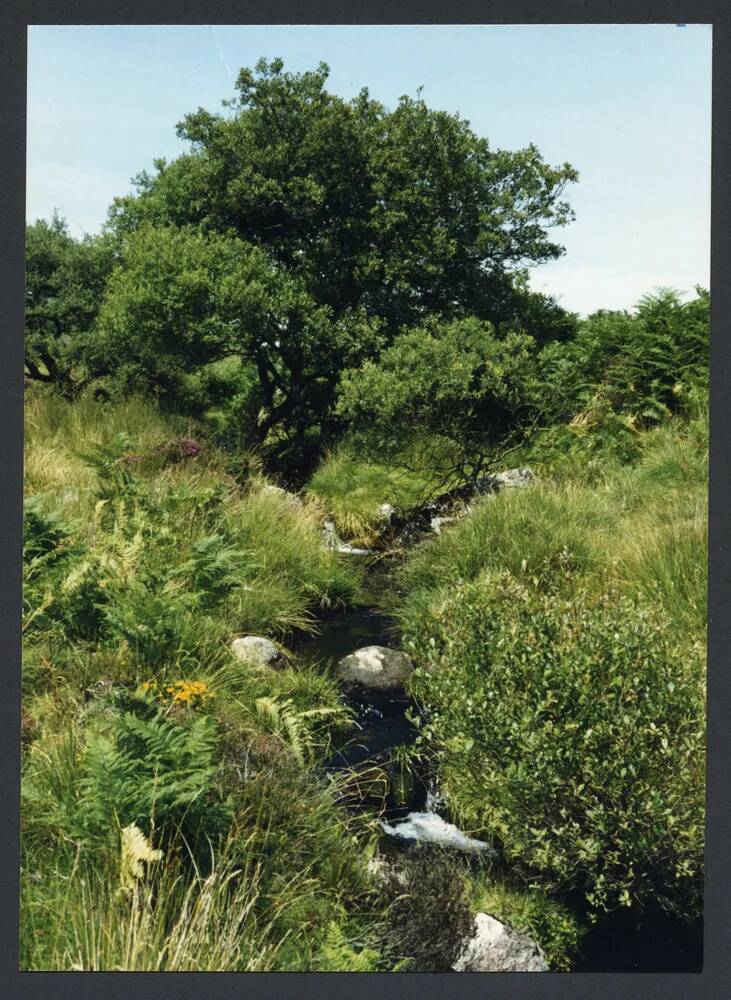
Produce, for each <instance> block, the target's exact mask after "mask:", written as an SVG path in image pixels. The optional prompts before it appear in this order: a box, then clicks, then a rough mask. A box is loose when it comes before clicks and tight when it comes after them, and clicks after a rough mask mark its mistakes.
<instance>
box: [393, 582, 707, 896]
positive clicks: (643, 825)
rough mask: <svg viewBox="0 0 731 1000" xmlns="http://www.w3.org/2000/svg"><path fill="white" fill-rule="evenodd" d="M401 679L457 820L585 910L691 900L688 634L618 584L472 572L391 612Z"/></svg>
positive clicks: (693, 760) (695, 720) (698, 868)
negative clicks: (592, 589) (576, 898)
mask: <svg viewBox="0 0 731 1000" xmlns="http://www.w3.org/2000/svg"><path fill="white" fill-rule="evenodd" d="M404 630H405V636H404V640H405V646H406V648H407V649H409V651H410V652H412V654H413V655H414V656H415V657H416V658H417V661H418V663H419V667H418V669H417V671H416V672H415V674H414V675H413V685H412V687H413V691H414V693H415V694H416V696H417V698H418V699H420V700H421V701H423V702H424V704H425V706H426V708H427V710H428V713H429V722H428V724H427V725H426V727H425V729H424V738H425V739H426V741H427V742H428V743H431V744H432V745H433V747H434V748H435V749H437V752H438V758H439V763H440V769H441V774H442V787H443V790H444V792H445V795H446V798H447V801H448V804H449V806H450V808H451V809H452V810H453V811H454V813H455V814H456V815H457V816H458V817H459V818H460V819H461V821H462V823H463V824H465V825H466V826H468V827H469V829H471V830H474V829H476V830H478V831H480V833H481V835H482V836H486V837H490V838H493V839H494V840H495V841H497V842H498V843H499V844H500V845H501V847H502V850H503V852H504V854H505V857H506V859H507V860H508V862H512V863H515V864H516V865H517V866H519V868H520V869H522V870H523V871H524V873H525V874H526V877H529V878H530V877H533V878H534V879H537V880H539V881H540V883H541V884H542V885H543V886H544V887H549V888H550V887H553V888H556V889H558V888H561V889H566V888H576V889H579V890H581V891H583V892H584V894H585V896H586V900H587V902H588V904H589V906H590V907H591V908H592V909H593V910H594V911H602V910H611V909H613V908H614V907H616V906H619V905H624V906H630V905H632V904H640V905H641V904H642V903H643V902H645V901H647V900H650V899H653V898H657V899H658V900H660V901H661V903H663V904H664V905H665V906H666V907H667V908H668V909H672V910H675V911H677V912H679V913H681V914H684V915H688V916H690V915H693V914H695V913H696V912H697V911H698V909H699V906H700V899H701V892H702V861H703V820H702V817H703V808H704V760H705V758H704V694H703V683H702V676H703V669H702V661H701V645H700V643H698V644H697V645H696V647H695V649H694V650H692V655H691V656H690V657H688V656H687V655H686V654H685V653H684V652H682V651H681V650H680V649H679V647H678V644H677V642H675V641H674V640H673V638H672V635H671V633H670V632H669V630H668V629H667V625H666V623H665V622H663V621H662V620H660V619H659V618H658V617H657V616H655V615H653V614H650V613H649V612H648V611H647V610H645V609H643V608H642V607H641V606H639V605H638V604H636V603H634V602H633V601H631V600H629V599H619V598H617V597H616V596H615V597H606V596H605V597H604V598H602V599H600V600H599V601H598V602H596V603H593V604H592V603H589V602H588V601H586V600H580V599H578V598H575V599H573V600H568V599H563V598H560V597H558V596H546V595H544V594H541V593H538V592H537V591H536V590H534V589H531V588H529V587H527V586H525V585H523V584H522V583H519V582H518V581H517V580H516V579H515V578H514V577H512V576H511V575H510V574H507V573H505V574H499V575H493V574H488V573H486V574H483V575H481V576H480V577H478V578H477V579H476V580H474V581H473V582H471V583H467V584H462V585H459V586H451V587H449V588H444V589H443V590H441V591H437V592H435V593H434V594H433V599H432V602H431V605H430V607H428V608H427V609H426V610H425V608H424V606H423V605H422V606H421V607H420V608H419V609H418V613H416V614H414V615H412V616H411V617H410V616H409V614H408V613H405V614H404Z"/></svg>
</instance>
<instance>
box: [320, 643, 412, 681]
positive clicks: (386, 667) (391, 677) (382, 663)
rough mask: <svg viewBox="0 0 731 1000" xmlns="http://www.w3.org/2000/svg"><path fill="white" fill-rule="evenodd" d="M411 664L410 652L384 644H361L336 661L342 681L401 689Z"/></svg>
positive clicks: (407, 676) (409, 672)
mask: <svg viewBox="0 0 731 1000" xmlns="http://www.w3.org/2000/svg"><path fill="white" fill-rule="evenodd" d="M413 669H414V664H413V661H412V659H411V657H410V656H407V655H406V653H402V652H401V650H399V649H389V648H388V647H387V646H364V647H363V648H362V649H357V650H356V651H355V652H354V653H350V655H349V656H344V657H343V659H342V660H341V661H340V663H339V664H338V677H339V678H340V680H341V681H342V683H343V685H344V686H345V687H346V688H348V687H355V688H365V689H366V690H370V691H377V692H389V693H399V692H403V690H404V686H405V684H406V681H407V680H408V678H409V676H410V674H411V671H412V670H413Z"/></svg>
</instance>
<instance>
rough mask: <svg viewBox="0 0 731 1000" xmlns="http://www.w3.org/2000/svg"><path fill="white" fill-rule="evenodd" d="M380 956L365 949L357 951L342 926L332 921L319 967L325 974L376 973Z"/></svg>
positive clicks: (328, 928) (371, 950)
mask: <svg viewBox="0 0 731 1000" xmlns="http://www.w3.org/2000/svg"><path fill="white" fill-rule="evenodd" d="M380 957H381V956H380V954H379V953H378V952H377V951H374V949H372V948H367V947H364V948H362V949H361V950H360V951H356V950H355V948H354V947H353V945H352V944H351V943H350V941H348V939H347V938H346V936H345V932H344V931H343V929H342V927H341V926H340V924H338V923H337V921H335V920H331V921H330V923H329V924H328V927H327V934H326V936H325V940H324V942H323V944H322V950H321V953H320V959H319V962H318V967H319V968H320V969H321V970H322V971H323V972H376V971H377V970H378V966H379V961H380Z"/></svg>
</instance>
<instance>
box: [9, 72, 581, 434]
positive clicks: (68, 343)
mask: <svg viewBox="0 0 731 1000" xmlns="http://www.w3.org/2000/svg"><path fill="white" fill-rule="evenodd" d="M327 77H328V68H327V66H326V65H325V64H324V63H321V64H320V65H319V66H318V67H317V69H315V70H313V71H309V72H304V73H291V72H286V71H285V70H284V67H283V64H282V62H281V60H278V59H275V60H273V61H271V62H267V61H266V60H260V61H259V62H258V63H257V65H256V67H255V68H254V69H253V70H252V69H242V70H241V72H240V74H239V76H238V79H237V83H236V92H235V96H234V98H233V99H232V100H230V101H227V102H224V110H223V111H222V113H220V114H213V113H211V112H208V111H205V110H203V109H198V110H197V111H195V112H193V113H191V114H189V115H187V116H186V117H185V118H184V119H183V121H182V122H180V123H179V125H178V134H179V135H180V137H181V138H183V139H185V140H187V141H188V143H189V148H188V150H187V151H186V152H184V153H183V154H182V155H181V156H179V157H178V158H177V159H175V160H174V161H173V162H171V163H167V162H165V161H164V160H158V161H156V163H155V170H154V173H152V174H148V173H145V172H143V173H142V174H140V175H139V176H138V177H137V178H136V181H135V183H136V192H135V193H134V194H131V195H128V196H126V197H121V198H117V199H116V200H115V201H114V203H113V205H112V206H111V208H110V212H109V218H108V222H107V225H106V229H105V233H104V235H103V236H102V237H98V238H95V239H90V238H87V239H85V240H84V241H80V242H77V241H73V240H72V239H71V237H70V236H69V235H68V233H67V231H66V230H65V229H64V227H63V225H62V224H60V223H58V222H57V221H56V222H54V223H52V224H51V225H50V226H48V225H47V224H46V223H38V224H36V228H35V229H33V230H32V232H30V233H29V257H28V268H29V280H28V288H29V313H28V315H29V320H28V330H29V338H28V343H29V351H28V362H27V365H26V371H27V375H28V377H30V378H41V379H46V380H48V379H53V380H56V379H58V380H59V381H61V380H64V382H65V385H66V386H67V390H68V391H72V390H73V387H74V386H76V387H78V386H80V385H83V384H85V382H87V381H88V379H89V378H92V377H98V376H107V377H109V378H111V379H112V380H113V381H114V383H115V384H116V385H117V387H123V388H125V387H126V388H135V387H136V388H144V389H154V390H155V391H156V392H157V393H159V394H162V395H163V396H164V397H167V398H169V399H176V398H177V399H178V402H180V401H181V400H182V399H184V397H185V392H184V387H185V385H186V384H187V382H189V378H190V376H191V375H194V374H195V373H196V372H198V373H199V372H201V371H202V370H203V369H205V368H206V366H210V365H212V364H214V363H216V362H218V361H220V360H221V359H225V358H237V359H238V360H239V361H240V362H241V364H242V365H243V366H244V367H245V368H246V371H247V372H248V373H249V376H250V377H249V378H248V380H247V382H246V386H247V388H246V393H247V401H246V406H245V407H244V409H245V411H246V413H247V414H249V416H252V415H253V424H254V426H253V428H252V435H251V436H252V437H253V439H254V440H255V441H256V442H257V443H259V444H260V445H263V444H264V443H265V442H267V441H268V444H269V445H270V446H272V445H276V447H278V448H281V447H286V448H290V449H294V450H299V451H300V452H301V453H304V451H306V438H307V435H308V434H310V435H314V436H315V438H316V439H317V440H318V441H319V442H322V441H325V440H327V437H328V435H331V434H332V433H334V431H335V430H336V429H337V428H338V427H339V426H340V425H341V423H342V420H343V419H345V418H344V416H343V415H344V414H345V413H346V409H345V408H341V409H340V411H336V405H335V404H336V397H337V391H338V388H337V387H338V382H339V379H340V376H341V374H342V372H343V371H344V370H345V369H350V368H357V367H359V366H360V365H361V364H362V363H363V362H365V361H371V362H375V361H376V360H377V359H378V357H379V354H380V352H381V350H383V349H384V348H388V346H389V344H391V343H395V341H396V340H398V338H399V337H401V336H403V331H405V330H413V329H415V328H419V327H422V326H424V325H425V324H426V325H428V326H429V328H430V329H431V330H432V334H431V336H432V338H434V337H436V336H438V334H437V333H436V332H434V331H438V330H439V329H441V328H442V327H444V328H445V329H449V323H451V322H454V321H458V320H465V321H466V320H468V319H470V318H472V320H474V323H476V324H477V326H470V327H469V329H470V330H477V329H479V324H480V323H483V324H484V323H486V322H489V323H491V324H492V326H491V329H493V328H494V331H495V335H496V336H497V337H498V339H503V338H505V337H507V336H508V334H509V333H510V332H511V331H513V330H527V332H528V333H532V334H534V336H535V339H536V340H537V341H539V342H543V341H545V340H554V339H562V338H566V337H567V336H570V335H571V333H572V331H573V330H574V329H575V317H573V316H571V315H570V314H567V313H566V312H565V311H564V310H562V309H561V308H560V307H559V306H558V305H557V304H556V303H555V301H553V300H551V299H549V298H547V297H545V296H541V295H537V294H535V293H532V292H531V291H530V290H529V289H528V286H527V281H526V274H527V271H526V268H527V267H528V266H529V265H535V264H538V263H540V262H542V261H547V260H550V259H553V258H555V257H557V256H559V254H560V253H561V252H562V248H561V246H560V245H559V244H558V243H556V242H555V241H554V240H553V239H552V238H551V237H550V236H549V230H550V229H551V228H553V227H558V226H562V225H564V224H566V223H567V222H568V221H569V220H570V219H571V218H572V213H571V209H570V207H569V205H568V203H567V202H566V201H565V200H563V192H564V189H565V187H566V185H567V184H568V183H570V182H572V181H574V180H575V179H576V177H577V175H576V172H575V171H574V169H573V168H572V167H571V166H570V165H568V164H563V165H560V166H555V167H552V166H549V165H548V164H546V163H545V162H544V161H543V159H542V157H541V156H540V154H539V152H538V150H537V149H536V148H535V147H534V146H528V147H527V148H525V149H522V150H517V151H513V152H509V151H504V150H498V149H493V148H492V147H491V146H490V144H489V142H488V141H487V139H485V138H482V137H480V136H477V135H476V134H475V133H474V132H473V131H472V129H471V128H470V126H469V123H468V122H467V121H465V120H464V119H462V118H461V117H460V116H459V115H458V114H450V113H447V112H445V111H438V110H433V109H431V108H429V107H428V106H427V105H426V103H425V102H424V100H423V99H422V97H421V94H420V93H419V94H417V95H416V96H415V97H407V96H404V97H402V98H401V99H400V100H399V102H398V104H397V106H396V107H395V108H394V109H393V110H389V109H387V108H386V107H385V106H384V105H383V104H381V103H380V102H378V101H376V100H374V99H373V98H372V97H371V96H370V95H369V93H368V91H367V90H362V91H361V92H360V93H359V94H358V95H357V96H356V97H355V98H353V99H352V100H344V99H343V98H341V97H339V96H337V95H334V94H332V93H330V92H329V91H328V90H327V89H326V83H327ZM435 324H436V325H435ZM445 324H446V326H445ZM80 338H81V339H80ZM62 363H63V364H62ZM62 368H63V371H62V370H61V369H62ZM240 389H241V384H240V383H238V389H236V391H239V390H240ZM234 391H235V389H234V387H233V386H232V389H231V392H232V393H234Z"/></svg>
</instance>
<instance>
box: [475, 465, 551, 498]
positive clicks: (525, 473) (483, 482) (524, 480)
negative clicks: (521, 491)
mask: <svg viewBox="0 0 731 1000" xmlns="http://www.w3.org/2000/svg"><path fill="white" fill-rule="evenodd" d="M535 480H536V477H535V474H534V473H533V471H532V470H531V469H506V470H505V472H497V473H496V474H495V475H494V476H481V477H480V479H478V480H477V482H476V483H475V493H477V494H478V495H481V496H484V495H485V494H486V493H497V492H498V490H501V489H504V488H505V487H511V488H512V487H519V486H530V485H532V484H533V483H534V482H535Z"/></svg>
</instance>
